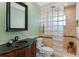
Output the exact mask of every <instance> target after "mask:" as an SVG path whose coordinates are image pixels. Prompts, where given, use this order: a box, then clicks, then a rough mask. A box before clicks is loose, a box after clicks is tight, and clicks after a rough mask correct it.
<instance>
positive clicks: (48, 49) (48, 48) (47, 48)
mask: <svg viewBox="0 0 79 59" xmlns="http://www.w3.org/2000/svg"><path fill="white" fill-rule="evenodd" d="M42 49H44V50H46V51H54V49H52V48H50V47H42Z"/></svg>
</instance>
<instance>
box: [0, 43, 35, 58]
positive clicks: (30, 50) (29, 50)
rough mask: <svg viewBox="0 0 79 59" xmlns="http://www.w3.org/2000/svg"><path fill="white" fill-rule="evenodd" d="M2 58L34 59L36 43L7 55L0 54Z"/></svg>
mask: <svg viewBox="0 0 79 59" xmlns="http://www.w3.org/2000/svg"><path fill="white" fill-rule="evenodd" d="M0 56H3V57H35V56H36V42H33V43H32V45H30V46H27V47H24V48H18V49H15V50H12V51H9V52H7V53H4V54H1V55H0Z"/></svg>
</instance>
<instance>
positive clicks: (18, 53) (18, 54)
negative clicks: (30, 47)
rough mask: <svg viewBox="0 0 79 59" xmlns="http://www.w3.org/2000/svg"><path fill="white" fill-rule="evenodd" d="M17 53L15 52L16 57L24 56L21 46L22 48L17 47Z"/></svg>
mask: <svg viewBox="0 0 79 59" xmlns="http://www.w3.org/2000/svg"><path fill="white" fill-rule="evenodd" d="M16 51H17V54H16V57H24V56H25V49H24V48H22V49H17V50H16Z"/></svg>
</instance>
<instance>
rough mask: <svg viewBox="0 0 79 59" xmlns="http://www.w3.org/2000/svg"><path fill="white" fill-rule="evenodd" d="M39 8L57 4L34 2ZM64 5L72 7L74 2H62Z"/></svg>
mask: <svg viewBox="0 0 79 59" xmlns="http://www.w3.org/2000/svg"><path fill="white" fill-rule="evenodd" d="M36 3H37V4H38V5H39V6H41V7H43V6H46V5H48V4H52V3H57V2H36ZM62 3H64V6H72V5H74V4H75V3H74V2H62Z"/></svg>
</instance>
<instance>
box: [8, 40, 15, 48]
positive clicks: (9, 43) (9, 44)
mask: <svg viewBox="0 0 79 59" xmlns="http://www.w3.org/2000/svg"><path fill="white" fill-rule="evenodd" d="M13 42H14V40H13V39H11V40H10V41H9V42H8V43H7V46H8V47H9V46H12V44H13Z"/></svg>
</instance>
